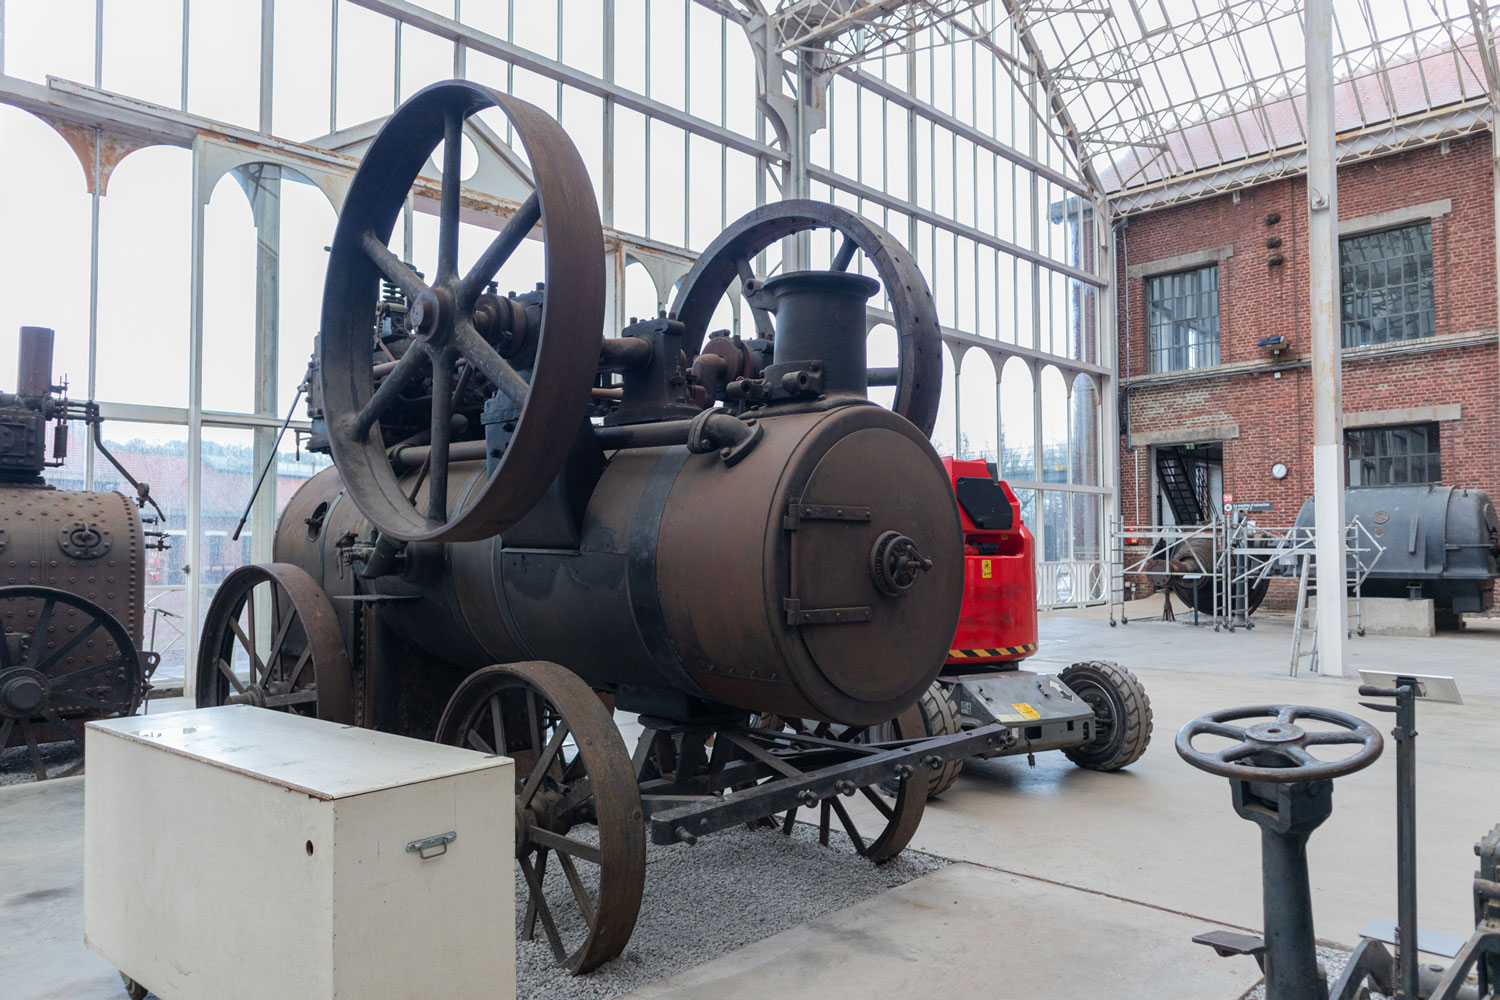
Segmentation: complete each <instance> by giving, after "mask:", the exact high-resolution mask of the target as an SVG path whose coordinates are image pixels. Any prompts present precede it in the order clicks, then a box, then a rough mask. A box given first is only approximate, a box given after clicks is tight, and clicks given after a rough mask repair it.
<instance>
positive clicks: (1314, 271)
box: [1305, 0, 1349, 677]
mask: <svg viewBox="0 0 1500 1000" xmlns="http://www.w3.org/2000/svg"><path fill="white" fill-rule="evenodd" d="M1332 42H1333V0H1308V4H1307V31H1306V38H1305V44H1306V50H1307V135H1308V142H1307V209H1308V212H1307V215H1308V225H1307V235H1308V272H1309V281H1308V284H1309V286H1310V298H1311V310H1310V313H1309V323H1310V326H1311V329H1310V331H1309V338H1308V340H1309V343H1310V344H1311V347H1312V389H1313V498H1314V499H1313V504H1314V513H1315V516H1316V518H1317V526H1316V528H1315V536H1314V542H1313V548H1314V551H1315V553H1316V555H1317V563H1316V567H1315V568H1316V580H1317V587H1318V663H1319V669H1320V670H1321V671H1322V672H1323V673H1324V674H1327V675H1328V676H1330V677H1342V676H1344V652H1345V650H1344V644H1345V642H1346V641H1347V637H1348V632H1349V606H1348V602H1347V601H1346V600H1345V597H1344V591H1345V585H1344V580H1345V564H1344V559H1345V545H1344V429H1343V414H1344V405H1343V386H1342V382H1343V370H1342V363H1341V359H1340V346H1339V340H1340V338H1339V331H1340V322H1339V315H1340V314H1339V232H1338V220H1339V201H1338V171H1337V166H1336V163H1335V160H1334V126H1333V45H1332Z"/></svg>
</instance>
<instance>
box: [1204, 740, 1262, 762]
mask: <svg viewBox="0 0 1500 1000" xmlns="http://www.w3.org/2000/svg"><path fill="white" fill-rule="evenodd" d="M1261 749H1262V748H1261V747H1260V746H1257V745H1256V744H1254V743H1251V742H1249V741H1246V742H1244V743H1237V744H1235V745H1234V746H1232V747H1225V748H1224V749H1223V750H1220V751H1219V752H1218V753H1216V754H1214V756H1215V757H1217V758H1218V759H1219V760H1221V761H1223V762H1224V763H1225V764H1228V763H1230V762H1231V761H1236V760H1239V759H1240V758H1242V757H1248V756H1250V755H1251V754H1253V753H1256V752H1257V751H1259V750H1261Z"/></svg>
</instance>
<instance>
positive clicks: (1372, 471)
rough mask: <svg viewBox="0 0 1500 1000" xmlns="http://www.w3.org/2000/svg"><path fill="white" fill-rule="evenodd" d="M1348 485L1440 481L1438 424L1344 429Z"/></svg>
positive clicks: (1441, 472)
mask: <svg viewBox="0 0 1500 1000" xmlns="http://www.w3.org/2000/svg"><path fill="white" fill-rule="evenodd" d="M1344 454H1345V456H1346V457H1347V458H1348V459H1349V485H1350V486H1391V485H1399V484H1402V483H1436V482H1441V481H1442V478H1443V471H1442V468H1441V466H1440V465H1439V463H1438V425H1437V424H1413V425H1412V426H1410V427H1367V428H1360V429H1358V430H1347V431H1345V432H1344Z"/></svg>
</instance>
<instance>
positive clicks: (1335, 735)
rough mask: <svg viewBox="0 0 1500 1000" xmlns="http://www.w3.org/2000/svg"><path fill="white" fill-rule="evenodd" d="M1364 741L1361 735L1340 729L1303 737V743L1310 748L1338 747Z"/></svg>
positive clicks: (1308, 734)
mask: <svg viewBox="0 0 1500 1000" xmlns="http://www.w3.org/2000/svg"><path fill="white" fill-rule="evenodd" d="M1364 741H1365V738H1364V737H1363V736H1361V735H1360V734H1359V733H1354V732H1349V731H1348V730H1339V729H1333V730H1327V731H1323V732H1313V733H1307V734H1306V735H1305V736H1304V737H1303V743H1305V744H1307V745H1308V746H1314V747H1324V746H1336V745H1339V744H1347V743H1363V742H1364Z"/></svg>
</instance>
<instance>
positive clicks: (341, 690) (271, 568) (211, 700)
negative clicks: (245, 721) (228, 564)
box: [197, 563, 354, 724]
mask: <svg viewBox="0 0 1500 1000" xmlns="http://www.w3.org/2000/svg"><path fill="white" fill-rule="evenodd" d="M240 660H243V661H244V663H245V667H246V669H245V672H244V674H243V675H242V674H240V672H239V671H237V670H236V669H235V667H236V664H237V663H238V662H239V661H240ZM197 670H198V707H199V708H209V707H212V706H216V705H230V704H246V705H255V706H256V707H259V708H275V709H280V710H282V711H289V712H295V713H297V714H302V715H312V716H315V717H316V718H319V719H326V720H328V721H330V722H341V723H345V724H350V723H353V722H354V693H353V688H352V684H351V678H350V670H349V658H348V654H347V653H346V651H345V643H344V636H343V633H342V632H341V631H340V629H339V623H338V618H337V615H336V614H335V612H334V609H333V603H332V602H331V601H330V600H329V599H328V597H327V595H326V594H324V593H323V590H322V588H320V587H319V586H318V582H317V581H316V580H314V579H313V578H312V576H311V575H309V574H308V573H307V571H306V570H303V569H302V568H300V567H298V566H293V565H290V564H288V563H266V564H264V565H254V566H241V567H240V568H239V569H237V570H235V571H234V572H233V573H230V574H229V575H228V576H226V577H225V578H224V581H223V582H222V583H220V584H219V588H218V590H216V591H215V592H214V598H213V601H212V602H211V603H210V604H209V606H208V611H207V613H206V614H205V615H204V621H203V641H202V642H201V643H200V644H199V649H198V665H197Z"/></svg>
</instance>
